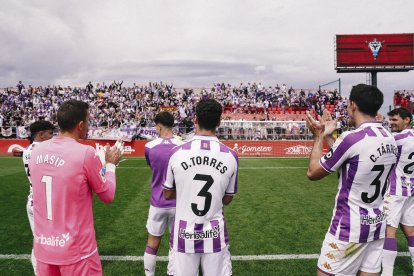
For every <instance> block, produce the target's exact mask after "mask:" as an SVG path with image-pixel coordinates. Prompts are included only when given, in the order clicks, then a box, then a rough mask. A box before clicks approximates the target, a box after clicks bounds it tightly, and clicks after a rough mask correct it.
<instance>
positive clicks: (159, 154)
mask: <svg viewBox="0 0 414 276" xmlns="http://www.w3.org/2000/svg"><path fill="white" fill-rule="evenodd" d="M181 144H183V142H182V141H181V140H179V139H176V138H171V139H163V138H157V139H155V140H153V141H151V142H148V143H146V144H145V159H146V160H147V164H148V166H150V168H151V170H152V182H151V200H150V204H151V205H152V206H154V207H158V208H174V207H175V200H166V199H165V198H164V196H163V194H162V184H163V183H164V178H165V173H166V170H167V165H168V160H169V158H170V156H171V150H172V149H173V148H174V147H176V146H178V145H181Z"/></svg>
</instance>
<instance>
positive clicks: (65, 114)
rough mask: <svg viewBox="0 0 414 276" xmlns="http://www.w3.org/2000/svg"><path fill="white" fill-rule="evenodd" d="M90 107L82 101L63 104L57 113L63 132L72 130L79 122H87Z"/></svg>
mask: <svg viewBox="0 0 414 276" xmlns="http://www.w3.org/2000/svg"><path fill="white" fill-rule="evenodd" d="M88 109H89V105H88V104H87V103H85V102H82V101H77V100H69V101H66V102H63V103H62V105H61V106H60V107H59V109H58V112H57V121H58V125H59V127H60V129H61V130H63V131H68V130H72V129H73V128H74V127H75V126H76V125H77V124H78V123H79V122H81V121H85V120H86V116H87V114H88Z"/></svg>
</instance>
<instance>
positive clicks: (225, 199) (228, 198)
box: [223, 195, 233, 205]
mask: <svg viewBox="0 0 414 276" xmlns="http://www.w3.org/2000/svg"><path fill="white" fill-rule="evenodd" d="M232 201H233V196H232V195H225V196H224V197H223V204H224V205H229V204H230V203H231V202H232Z"/></svg>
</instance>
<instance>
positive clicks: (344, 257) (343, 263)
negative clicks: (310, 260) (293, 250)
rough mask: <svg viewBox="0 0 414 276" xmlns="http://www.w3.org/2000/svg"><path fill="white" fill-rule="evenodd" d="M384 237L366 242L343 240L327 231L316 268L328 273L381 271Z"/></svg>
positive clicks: (342, 275)
mask: <svg viewBox="0 0 414 276" xmlns="http://www.w3.org/2000/svg"><path fill="white" fill-rule="evenodd" d="M383 245H384V239H380V240H375V241H371V242H367V243H354V242H343V241H340V240H338V239H336V238H335V237H334V236H333V235H332V234H330V233H327V234H326V236H325V240H324V241H323V244H322V249H321V255H320V256H319V259H318V269H319V270H320V271H322V272H324V273H325V274H328V275H338V276H339V275H340V276H346V275H356V274H357V273H358V271H363V272H367V273H378V272H380V271H381V254H382V247H383Z"/></svg>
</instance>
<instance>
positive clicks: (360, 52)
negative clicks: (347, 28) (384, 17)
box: [335, 33, 414, 72]
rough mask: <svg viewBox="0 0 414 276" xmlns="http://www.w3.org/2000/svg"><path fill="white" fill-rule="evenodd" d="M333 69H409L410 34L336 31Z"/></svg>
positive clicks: (413, 63)
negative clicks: (340, 33) (339, 32)
mask: <svg viewBox="0 0 414 276" xmlns="http://www.w3.org/2000/svg"><path fill="white" fill-rule="evenodd" d="M335 69H336V70H337V71H338V72H346V71H358V70H359V71H370V70H369V69H372V70H374V71H408V70H412V69H414V34H413V33H407V34H360V35H336V62H335ZM366 69H368V70H366Z"/></svg>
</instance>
